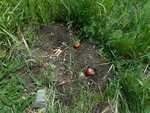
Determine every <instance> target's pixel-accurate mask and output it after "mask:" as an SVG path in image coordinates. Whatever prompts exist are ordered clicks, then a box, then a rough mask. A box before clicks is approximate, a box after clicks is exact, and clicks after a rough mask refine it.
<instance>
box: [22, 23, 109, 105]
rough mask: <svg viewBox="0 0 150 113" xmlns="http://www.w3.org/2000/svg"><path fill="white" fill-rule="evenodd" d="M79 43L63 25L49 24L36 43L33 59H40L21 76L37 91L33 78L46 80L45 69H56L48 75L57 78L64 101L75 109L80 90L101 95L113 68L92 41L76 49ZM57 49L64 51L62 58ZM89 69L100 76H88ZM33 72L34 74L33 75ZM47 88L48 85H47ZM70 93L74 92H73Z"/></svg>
mask: <svg viewBox="0 0 150 113" xmlns="http://www.w3.org/2000/svg"><path fill="white" fill-rule="evenodd" d="M74 40H76V37H75V35H74V34H73V32H72V31H71V30H69V29H68V28H66V27H65V26H64V25H62V24H49V25H45V26H42V27H41V28H40V30H39V31H38V38H37V39H35V41H34V42H33V44H32V47H31V50H32V58H33V59H35V60H36V63H33V64H32V65H30V66H29V67H28V69H29V68H30V72H29V71H27V68H24V69H23V70H22V71H21V74H20V75H21V77H22V79H24V80H25V81H26V83H28V85H29V86H30V87H31V88H33V87H36V86H35V84H33V79H32V77H31V76H33V77H34V78H36V79H37V80H41V79H43V78H44V77H45V76H44V75H43V73H42V71H43V70H48V69H49V65H50V68H53V69H52V70H51V71H49V72H48V74H47V76H48V77H52V78H55V85H56V89H57V90H58V92H60V93H62V94H64V95H63V96H62V97H61V96H60V99H62V100H63V102H64V103H65V104H66V105H68V106H70V107H73V106H74V105H73V102H72V96H73V94H74V95H76V94H77V93H78V90H79V89H86V90H91V91H96V92H97V93H101V92H102V91H103V90H104V89H105V88H106V78H105V77H106V75H108V73H107V72H108V68H109V65H108V64H107V63H106V62H105V60H104V58H103V57H101V56H100V55H99V48H98V47H97V46H95V45H92V44H91V43H90V42H89V41H87V40H84V41H82V42H81V47H80V48H78V49H75V48H74V47H73V42H74ZM55 49H61V50H62V53H61V54H60V55H59V56H56V55H54V50H55ZM88 66H91V67H93V68H94V69H95V72H96V74H95V75H94V76H91V77H85V76H84V72H85V70H86V68H87V67H88ZM29 73H32V75H29ZM45 85H46V84H45ZM70 91H71V92H72V93H70Z"/></svg>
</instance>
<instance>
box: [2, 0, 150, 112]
mask: <svg viewBox="0 0 150 113" xmlns="http://www.w3.org/2000/svg"><path fill="white" fill-rule="evenodd" d="M53 21H56V22H63V23H65V24H66V25H68V26H69V27H72V28H74V29H75V30H77V31H78V32H77V36H78V37H79V38H84V39H89V40H90V41H91V42H92V43H93V44H96V45H98V46H100V47H102V48H103V49H102V50H103V55H104V56H105V57H107V59H108V60H109V61H110V62H113V64H114V66H115V69H116V70H115V73H114V78H112V79H111V80H110V81H109V84H108V88H107V90H106V92H105V93H104V94H103V96H104V97H105V98H111V99H114V102H115V105H117V108H116V109H117V110H118V113H149V112H150V107H149V105H148V101H149V98H150V94H149V84H150V83H149V77H146V76H145V75H144V73H143V72H144V70H145V69H146V70H145V71H148V70H149V61H150V2H149V1H147V0H140V1H137V0H44V1H43V0H1V1H0V89H1V90H0V112H2V113H8V111H9V113H21V112H23V111H24V110H25V108H26V107H27V106H28V105H29V104H31V100H32V99H31V98H32V97H33V96H27V98H25V99H24V98H22V97H23V96H24V95H23V93H21V92H19V90H20V89H22V88H24V86H22V85H16V84H18V82H20V80H19V77H18V75H17V74H15V72H16V71H17V70H18V69H20V68H21V67H22V66H23V65H25V59H24V58H23V57H26V56H28V52H29V50H28V52H27V50H26V49H28V48H27V47H24V45H23V44H22V35H23V36H24V37H25V39H26V41H27V43H28V45H29V46H30V45H31V44H32V41H33V39H34V37H35V36H36V35H35V34H34V31H35V29H38V27H39V26H40V25H42V24H48V23H51V22H53ZM16 50H22V51H24V53H23V54H21V55H20V56H19V55H18V57H15V56H14V55H15V51H16ZM147 66H148V68H146V67H147ZM5 78H9V79H8V80H7V79H5ZM87 94H88V95H87ZM54 96H55V95H54ZM78 98H79V101H78V102H77V104H78V106H77V107H76V108H75V109H72V110H71V111H70V109H69V108H67V107H63V108H62V107H61V106H62V105H61V104H60V103H59V102H58V103H57V102H56V103H51V104H50V106H49V108H50V110H49V111H52V112H54V113H55V112H56V113H57V112H58V113H60V112H65V113H67V112H68V113H69V112H75V113H77V112H81V108H80V105H83V104H84V105H85V106H86V107H85V108H83V109H82V110H83V112H86V113H87V112H88V110H89V111H90V110H91V106H90V105H89V104H88V103H87V102H86V100H89V103H93V104H95V103H96V102H97V100H99V97H97V94H90V93H89V92H84V91H83V92H80V96H79V97H78ZM92 98H96V99H95V100H92ZM55 104H56V106H58V107H60V109H59V110H58V109H57V107H56V106H54V105H55ZM116 112H117V111H116Z"/></svg>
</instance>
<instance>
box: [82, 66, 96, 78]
mask: <svg viewBox="0 0 150 113" xmlns="http://www.w3.org/2000/svg"><path fill="white" fill-rule="evenodd" d="M84 74H85V76H92V75H95V71H94V69H93V68H91V67H88V68H87V69H86V71H85V73H84Z"/></svg>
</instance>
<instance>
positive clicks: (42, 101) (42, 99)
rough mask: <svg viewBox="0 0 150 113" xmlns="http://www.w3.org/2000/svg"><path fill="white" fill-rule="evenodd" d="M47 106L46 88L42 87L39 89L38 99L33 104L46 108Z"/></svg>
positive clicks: (35, 106)
mask: <svg viewBox="0 0 150 113" xmlns="http://www.w3.org/2000/svg"><path fill="white" fill-rule="evenodd" d="M46 106H47V102H46V89H40V90H38V91H37V94H36V100H35V103H34V105H33V107H34V108H45V107H46Z"/></svg>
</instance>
